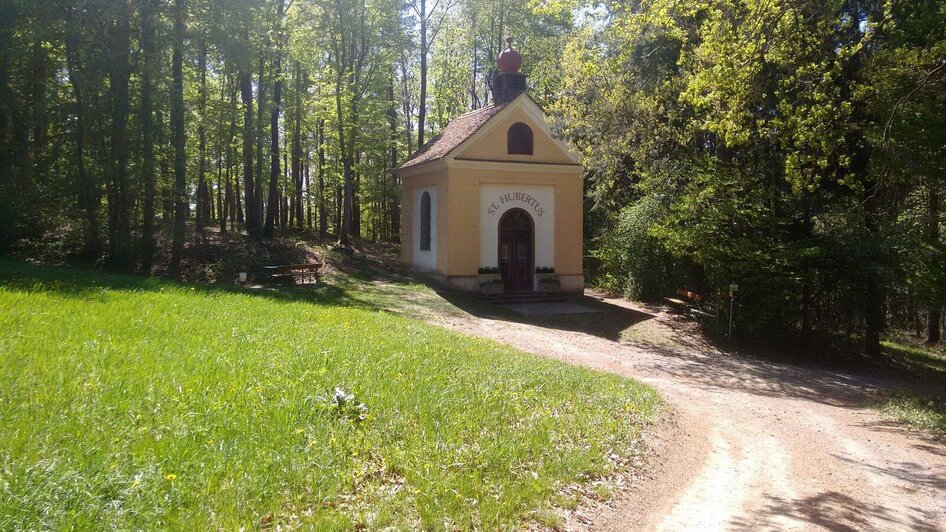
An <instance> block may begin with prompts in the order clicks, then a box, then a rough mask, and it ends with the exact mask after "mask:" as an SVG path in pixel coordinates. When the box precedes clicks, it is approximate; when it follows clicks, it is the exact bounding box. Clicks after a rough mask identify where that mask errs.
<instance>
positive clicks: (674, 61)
mask: <svg viewBox="0 0 946 532" xmlns="http://www.w3.org/2000/svg"><path fill="white" fill-rule="evenodd" d="M506 36H512V37H513V39H514V46H515V47H516V48H517V50H518V51H519V52H520V53H521V54H522V56H523V57H524V58H525V62H524V65H523V71H524V73H525V74H527V75H528V77H529V89H528V90H529V94H530V96H531V97H532V98H533V99H534V100H535V101H536V102H538V103H539V104H540V105H541V106H542V107H543V109H545V110H546V112H547V113H548V114H549V115H550V116H551V118H552V120H553V122H554V130H555V131H556V133H557V134H558V135H560V136H561V137H562V138H564V139H566V140H567V141H568V142H569V143H571V145H572V146H574V148H575V149H576V150H577V152H578V153H579V154H580V156H581V159H582V162H583V164H584V165H585V166H586V168H587V175H586V199H585V201H586V208H585V220H586V221H585V242H586V254H587V259H586V269H587V274H588V279H589V281H590V282H591V283H592V284H594V285H597V286H599V287H601V288H603V289H607V290H610V291H613V292H618V293H621V294H623V295H626V296H628V297H632V298H635V299H642V300H659V299H661V298H662V297H664V296H666V295H668V294H672V293H673V292H674V290H675V289H677V288H686V289H689V290H695V291H698V292H700V293H704V294H706V295H707V296H708V297H710V298H712V299H715V300H716V301H717V302H725V303H726V304H727V305H728V304H729V303H730V300H732V302H733V303H734V307H733V308H734V309H735V311H734V319H735V322H736V329H737V331H738V334H739V336H740V337H742V338H762V339H765V340H767V341H769V342H773V343H778V342H780V341H782V340H783V339H804V340H806V341H810V342H816V343H813V344H811V345H827V346H837V345H840V343H855V342H856V343H858V344H859V345H860V346H861V349H862V350H863V352H865V353H866V354H867V355H868V356H875V355H877V354H878V353H879V350H880V341H881V339H882V337H883V336H884V335H885V334H888V332H889V331H892V330H898V331H909V332H910V333H911V334H915V335H917V336H923V337H924V338H925V339H926V340H927V341H929V342H930V343H937V342H940V341H941V330H942V328H943V325H942V324H943V319H944V315H943V314H944V313H943V307H944V306H946V241H944V228H943V225H944V224H943V218H944V217H943V210H944V205H943V202H944V199H943V198H944V196H946V2H943V1H942V0H821V1H817V2H815V1H811V0H783V1H781V2H776V1H773V0H699V1H696V0H694V1H688V2H679V1H677V0H623V1H617V0H616V1H603V2H596V1H583V0H527V1H506V0H401V1H394V0H48V1H43V2H36V1H34V0H0V253H10V254H13V255H18V254H22V253H23V250H24V249H25V248H27V247H30V248H31V249H32V248H35V247H37V246H39V247H43V246H46V247H56V248H57V249H60V250H62V251H63V253H64V255H65V256H67V257H68V259H69V260H70V261H73V262H77V263H85V264H92V265H96V266H97V267H99V266H100V267H103V268H107V269H110V270H115V271H125V272H139V273H145V274H151V273H164V272H167V273H171V274H173V273H174V272H175V271H176V265H177V262H178V261H179V260H180V256H181V253H182V250H184V249H185V247H187V246H189V245H193V243H194V242H195V241H196V240H198V239H199V238H200V237H201V235H202V234H206V233H209V232H216V233H218V234H233V235H245V237H246V238H248V239H253V240H259V241H266V240H268V239H271V238H273V237H274V236H278V235H286V234H296V235H299V234H302V232H301V231H309V232H311V234H315V235H318V236H319V237H321V238H324V239H331V240H332V241H337V242H338V244H339V245H342V246H348V245H350V244H351V243H352V242H358V241H372V242H396V241H397V239H398V234H399V227H398V225H399V218H400V213H399V204H398V198H399V183H398V177H397V174H396V172H395V171H394V170H395V168H396V167H397V165H398V164H399V163H400V162H402V161H404V160H405V159H406V158H407V157H408V156H409V155H410V154H411V153H413V152H414V151H415V150H416V149H417V148H418V147H420V146H422V145H424V144H425V142H426V141H428V140H429V139H431V138H432V137H433V136H435V135H436V134H437V133H438V131H440V130H441V129H442V128H443V127H444V126H445V125H446V124H447V123H448V122H449V121H450V120H451V119H452V118H454V117H456V116H458V115H460V114H462V113H464V112H467V111H469V110H473V109H477V108H481V107H483V106H487V105H490V104H491V101H490V91H489V82H490V79H491V77H492V75H493V74H494V73H495V70H496V67H495V59H496V57H497V55H498V54H499V52H500V51H501V50H502V49H503V48H504V47H505V38H506ZM293 231H296V232H295V233H293ZM165 255H166V256H168V257H169V259H168V261H167V264H166V265H165V266H166V269H165V270H161V269H160V268H158V267H157V263H158V262H159V257H163V256H165ZM165 266H162V267H165ZM818 342H822V343H818Z"/></svg>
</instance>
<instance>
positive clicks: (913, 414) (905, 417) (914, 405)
mask: <svg viewBox="0 0 946 532" xmlns="http://www.w3.org/2000/svg"><path fill="white" fill-rule="evenodd" d="M882 411H883V412H884V414H886V415H887V416H889V417H891V418H893V419H895V420H897V421H899V422H901V423H905V424H906V425H908V426H910V427H912V428H914V429H917V430H921V431H924V432H927V433H930V434H933V435H940V436H946V401H944V400H942V399H940V400H936V399H933V398H929V397H922V396H918V395H914V394H908V393H897V394H895V395H894V396H892V397H890V398H888V399H887V400H886V401H885V402H884V404H883V407H882Z"/></svg>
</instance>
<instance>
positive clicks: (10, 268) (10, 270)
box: [0, 259, 383, 310]
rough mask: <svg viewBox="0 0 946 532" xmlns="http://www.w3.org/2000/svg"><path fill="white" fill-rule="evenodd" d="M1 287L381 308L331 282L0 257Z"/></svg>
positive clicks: (99, 297)
mask: <svg viewBox="0 0 946 532" xmlns="http://www.w3.org/2000/svg"><path fill="white" fill-rule="evenodd" d="M0 288H7V289H12V290H18V291H26V292H54V293H55V294H56V295H57V296H60V297H68V298H74V299H81V300H84V301H89V302H95V301H105V300H106V298H107V292H110V291H111V292H159V291H162V290H164V289H189V290H192V291H194V292H195V293H200V294H206V295H216V294H234V295H243V296H252V297H261V298H266V299H269V300H272V301H277V302H283V303H298V302H304V303H312V304H317V305H326V306H346V307H359V308H367V309H371V310H383V309H381V308H380V307H379V306H378V305H376V304H374V303H372V302H371V301H369V300H368V299H366V298H357V297H352V296H351V295H350V294H349V292H348V291H347V290H345V289H344V288H343V287H341V286H337V285H333V284H325V283H319V284H318V285H300V286H293V287H281V288H247V287H243V286H238V285H225V284H200V283H186V282H179V281H175V280H170V279H163V278H159V277H143V276H135V275H123V274H111V273H103V272H97V271H93V270H83V269H78V268H60V267H51V266H43V265H38V264H30V263H24V262H15V261H11V260H7V259H0Z"/></svg>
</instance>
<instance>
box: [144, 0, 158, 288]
mask: <svg viewBox="0 0 946 532" xmlns="http://www.w3.org/2000/svg"><path fill="white" fill-rule="evenodd" d="M159 1H160V0H144V3H143V4H142V10H141V50H142V56H143V57H142V68H141V117H140V118H139V120H140V121H141V144H142V146H141V151H142V153H141V174H142V178H143V179H142V180H143V181H144V198H143V203H144V205H143V208H142V211H143V212H142V214H143V220H142V228H141V267H142V270H144V271H145V273H148V272H149V271H150V270H151V265H152V263H153V262H154V253H155V240H154V219H155V203H154V201H155V196H156V194H157V179H156V176H155V158H154V142H155V140H154V74H155V72H156V70H157V68H156V59H157V46H156V44H155V43H156V41H157V36H156V31H155V18H156V17H157V13H158V8H159Z"/></svg>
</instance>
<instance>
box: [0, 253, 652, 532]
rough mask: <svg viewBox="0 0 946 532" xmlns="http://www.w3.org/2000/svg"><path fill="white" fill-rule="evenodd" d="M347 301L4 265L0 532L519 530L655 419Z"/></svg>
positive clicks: (647, 398)
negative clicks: (100, 531) (25, 531)
mask: <svg viewBox="0 0 946 532" xmlns="http://www.w3.org/2000/svg"><path fill="white" fill-rule="evenodd" d="M372 290H374V289H372ZM336 292H337V291H334V290H331V289H330V288H323V289H320V290H319V292H317V293H316V294H315V295H314V296H312V295H309V296H307V295H305V294H303V293H293V292H284V293H269V292H246V291H239V290H226V289H213V288H207V287H202V286H195V285H182V284H176V283H171V282H165V281H160V280H157V279H147V278H132V277H120V276H108V275H100V274H96V273H85V272H78V271H67V270H58V269H50V268H42V267H36V266H28V265H24V264H17V263H12V262H2V261H0V308H2V309H3V311H2V312H0V327H2V328H3V330H4V331H15V333H13V334H5V335H3V336H2V337H0V373H2V374H3V375H4V379H3V381H2V382H0V433H2V434H3V438H2V439H0V528H3V529H21V528H78V529H86V528H102V527H105V528H122V529H125V528H135V529H141V528H148V529H151V528H177V529H181V528H186V529H207V528H225V529H234V528H241V527H245V528H255V527H260V528H266V527H269V526H276V525H280V526H303V527H307V528H308V527H311V528H315V529H338V528H357V527H362V526H364V527H367V528H371V529H377V528H385V527H395V528H439V527H444V526H446V527H448V528H454V527H455V528H464V529H468V528H488V529H495V528H506V527H510V526H515V525H516V524H517V523H518V522H519V521H520V520H522V519H524V518H526V516H528V515H529V514H530V512H532V511H533V510H536V509H540V508H543V507H544V506H545V505H547V504H548V502H549V501H551V500H554V499H555V498H556V497H557V496H558V493H559V488H560V487H561V486H563V485H564V484H565V483H572V482H577V481H579V480H581V479H583V478H588V477H589V476H590V477H594V476H597V475H601V474H606V473H608V472H610V471H612V469H613V467H614V464H613V463H612V462H611V461H610V459H609V456H612V453H617V454H619V455H620V454H621V453H634V452H636V451H635V449H636V442H637V441H638V439H639V438H640V428H641V423H642V422H643V421H646V420H648V419H650V417H651V416H652V414H653V413H654V410H655V408H657V405H658V398H657V395H656V393H655V392H654V391H653V390H651V389H650V388H647V387H644V386H643V385H641V384H639V383H636V382H633V381H628V380H625V379H621V378H618V377H616V376H612V375H606V374H601V373H596V372H591V371H587V370H583V369H579V368H576V367H573V366H569V365H566V364H564V363H560V362H555V361H552V360H549V359H545V358H540V357H536V356H531V355H526V354H524V353H521V352H518V351H515V350H512V349H510V348H508V347H504V346H501V345H499V344H497V343H494V342H489V341H484V340H477V339H472V338H469V337H464V336H460V335H457V334H455V333H451V332H447V331H446V330H443V329H440V328H435V327H430V326H426V325H424V324H422V323H419V322H417V321H411V320H408V319H404V318H400V317H396V316H394V315H392V314H388V313H382V312H378V311H376V310H374V309H373V308H372V306H371V303H370V302H371V299H370V298H371V295H372V293H373V292H371V291H369V292H366V293H362V294H359V295H358V296H357V297H353V298H352V299H349V298H347V297H345V294H337V293H336ZM296 294H297V295H296ZM354 300H363V301H365V302H364V303H357V304H355V303H352V302H353V301H354ZM361 403H363V404H364V406H363V407H362V406H359V404H361Z"/></svg>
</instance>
